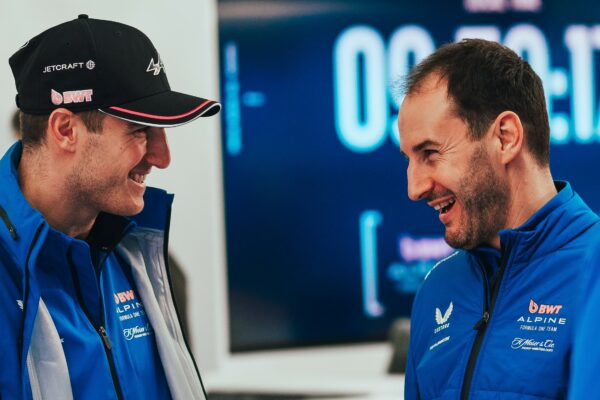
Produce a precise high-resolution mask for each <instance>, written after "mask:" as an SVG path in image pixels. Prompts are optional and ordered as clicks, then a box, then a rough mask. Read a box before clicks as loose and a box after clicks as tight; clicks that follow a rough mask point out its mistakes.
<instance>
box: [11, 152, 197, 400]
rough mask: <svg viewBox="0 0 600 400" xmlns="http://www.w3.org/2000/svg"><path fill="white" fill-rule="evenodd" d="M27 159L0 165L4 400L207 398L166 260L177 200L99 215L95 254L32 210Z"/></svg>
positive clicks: (153, 195) (154, 195)
mask: <svg viewBox="0 0 600 400" xmlns="http://www.w3.org/2000/svg"><path fill="white" fill-rule="evenodd" d="M20 156H21V144H20V143H17V144H16V145H14V146H13V147H12V148H11V149H10V150H9V151H8V153H7V154H6V155H5V156H4V157H3V158H2V160H0V327H1V329H2V334H1V335H0V354H1V355H2V361H0V365H1V368H0V399H72V398H77V399H117V398H136V397H138V396H140V395H143V396H144V398H146V399H167V398H173V399H192V398H194V399H196V398H200V399H203V398H204V397H205V394H204V390H203V388H202V383H201V381H200V377H199V374H198V372H197V369H196V367H195V364H194V361H193V358H192V356H191V353H190V352H189V349H188V347H187V345H186V343H185V341H184V338H183V334H182V331H181V327H180V324H179V321H178V317H177V312H176V309H175V306H174V302H173V297H172V293H171V287H170V283H169V278H168V272H167V269H166V264H165V258H164V254H165V250H166V242H167V238H166V236H167V231H168V223H169V215H170V209H171V202H172V198H173V196H172V195H168V194H166V192H164V191H161V190H158V189H151V188H149V189H148V190H147V192H146V194H145V196H144V197H145V204H146V205H145V208H144V211H143V212H142V214H140V215H138V216H136V218H135V220H136V222H137V223H136V222H132V221H129V220H127V219H125V218H122V217H117V216H110V215H108V214H104V215H101V216H100V217H99V218H98V219H97V221H96V224H95V225H94V228H93V229H92V232H91V233H90V238H88V242H90V239H91V238H92V237H93V239H94V240H96V241H97V243H98V244H99V246H98V247H97V249H96V247H94V246H91V245H89V244H88V242H84V241H82V240H77V239H74V238H70V237H68V236H66V235H64V234H62V233H61V232H58V231H56V230H54V229H52V228H51V227H50V226H49V225H48V224H47V222H46V221H45V220H44V218H43V217H42V215H41V214H40V213H39V212H37V211H36V210H35V209H33V208H32V207H31V206H30V205H29V204H28V202H27V201H26V199H25V198H24V196H23V194H22V193H21V191H20V188H19V185H18V179H17V167H18V164H19V161H20ZM100 226H103V228H98V229H97V227H100ZM93 249H95V250H93ZM99 266H101V268H99ZM140 375H141V376H140ZM142 378H145V379H142Z"/></svg>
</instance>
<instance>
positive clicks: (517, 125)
mask: <svg viewBox="0 0 600 400" xmlns="http://www.w3.org/2000/svg"><path fill="white" fill-rule="evenodd" d="M493 126H494V132H493V135H494V136H493V139H494V145H495V147H496V148H497V149H498V151H499V153H498V155H499V158H500V161H501V162H502V164H504V165H507V164H509V163H510V162H511V161H513V160H514V159H515V158H516V157H517V156H518V155H519V154H520V153H521V151H523V146H524V140H525V137H524V132H523V124H521V119H520V118H519V116H518V115H517V114H515V113H514V112H512V111H504V112H502V113H500V114H499V115H498V116H497V117H496V120H495V121H494V124H493Z"/></svg>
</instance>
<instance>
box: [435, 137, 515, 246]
mask: <svg viewBox="0 0 600 400" xmlns="http://www.w3.org/2000/svg"><path fill="white" fill-rule="evenodd" d="M456 195H457V197H458V198H459V199H460V203H461V204H462V207H463V214H464V216H463V219H462V221H461V222H460V226H459V228H458V229H457V230H456V231H455V232H448V230H446V235H445V239H446V242H447V243H448V245H450V246H451V247H454V248H461V249H467V250H469V249H473V248H475V247H477V246H478V245H480V244H482V243H490V242H491V241H492V239H493V238H494V237H495V236H496V235H498V232H499V231H500V230H501V229H503V228H504V227H505V226H506V221H507V216H508V200H509V187H508V183H507V182H505V181H503V180H502V179H501V178H500V176H498V174H497V173H496V172H495V171H494V169H493V167H492V164H491V161H490V159H489V156H488V154H487V152H486V150H485V148H484V147H483V146H480V147H478V148H477V149H476V150H475V152H474V153H473V156H472V157H471V161H470V163H469V169H468V171H467V173H466V174H465V177H464V178H463V179H462V181H461V182H460V185H459V192H458V193H456Z"/></svg>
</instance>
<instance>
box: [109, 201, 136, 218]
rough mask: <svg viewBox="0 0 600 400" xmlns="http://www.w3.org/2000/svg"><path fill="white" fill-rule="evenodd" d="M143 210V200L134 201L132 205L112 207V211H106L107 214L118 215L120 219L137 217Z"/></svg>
mask: <svg viewBox="0 0 600 400" xmlns="http://www.w3.org/2000/svg"><path fill="white" fill-rule="evenodd" d="M143 209H144V199H143V198H142V199H140V200H139V201H135V202H133V203H132V204H128V205H123V206H121V207H114V208H113V209H112V210H106V212H108V213H109V214H114V215H119V216H121V217H133V216H136V215H138V214H139V213H141V212H142V210H143Z"/></svg>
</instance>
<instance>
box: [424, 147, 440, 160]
mask: <svg viewBox="0 0 600 400" xmlns="http://www.w3.org/2000/svg"><path fill="white" fill-rule="evenodd" d="M435 154H437V150H431V149H427V150H423V157H424V158H426V159H428V158H430V157H431V156H433V155H435Z"/></svg>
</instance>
